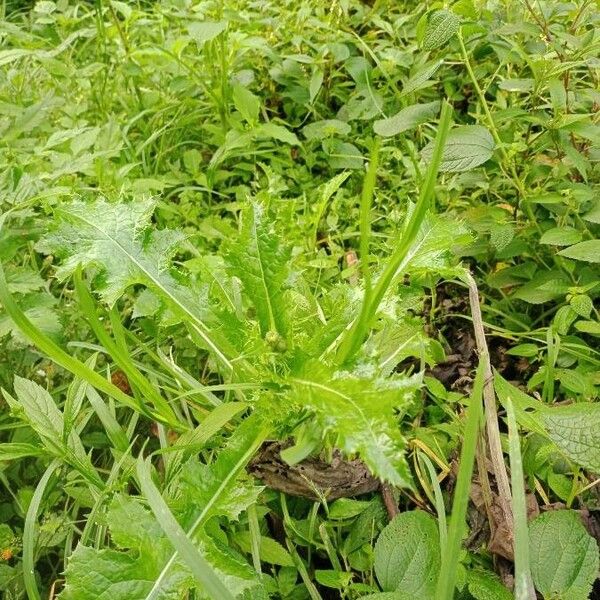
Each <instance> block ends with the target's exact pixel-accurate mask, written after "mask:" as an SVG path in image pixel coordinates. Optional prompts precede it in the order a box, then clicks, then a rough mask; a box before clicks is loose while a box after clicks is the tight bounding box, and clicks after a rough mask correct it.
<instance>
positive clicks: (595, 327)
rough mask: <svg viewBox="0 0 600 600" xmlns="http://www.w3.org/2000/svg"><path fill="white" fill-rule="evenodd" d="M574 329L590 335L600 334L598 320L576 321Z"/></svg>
mask: <svg viewBox="0 0 600 600" xmlns="http://www.w3.org/2000/svg"><path fill="white" fill-rule="evenodd" d="M575 329H577V331H582V332H583V333H589V334H590V335H600V323H598V321H577V323H575Z"/></svg>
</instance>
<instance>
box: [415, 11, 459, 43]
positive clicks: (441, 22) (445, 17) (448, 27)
mask: <svg viewBox="0 0 600 600" xmlns="http://www.w3.org/2000/svg"><path fill="white" fill-rule="evenodd" d="M459 27H460V19H459V17H458V16H457V15H455V14H454V13H453V12H450V11H449V10H437V11H436V12H434V13H433V14H432V15H431V16H430V17H429V22H428V23H427V28H426V29H425V36H424V38H423V50H435V48H439V47H440V46H443V45H444V44H445V43H446V42H447V41H448V40H449V39H450V38H451V37H452V36H453V35H454V34H455V33H456V32H457V31H458V28H459Z"/></svg>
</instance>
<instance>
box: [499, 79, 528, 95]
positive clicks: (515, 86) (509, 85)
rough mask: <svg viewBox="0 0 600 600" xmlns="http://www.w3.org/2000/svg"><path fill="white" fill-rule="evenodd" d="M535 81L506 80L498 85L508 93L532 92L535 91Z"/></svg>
mask: <svg viewBox="0 0 600 600" xmlns="http://www.w3.org/2000/svg"><path fill="white" fill-rule="evenodd" d="M534 84H535V81H534V80H533V79H504V80H503V81H501V82H500V83H499V84H498V87H499V88H500V89H501V90H506V91H507V92H522V93H525V92H530V91H531V90H532V89H533V86H534Z"/></svg>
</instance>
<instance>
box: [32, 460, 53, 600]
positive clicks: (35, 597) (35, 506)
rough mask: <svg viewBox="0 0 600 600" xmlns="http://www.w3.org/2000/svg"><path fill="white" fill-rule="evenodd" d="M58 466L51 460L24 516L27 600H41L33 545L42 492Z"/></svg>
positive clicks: (42, 496)
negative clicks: (36, 578)
mask: <svg viewBox="0 0 600 600" xmlns="http://www.w3.org/2000/svg"><path fill="white" fill-rule="evenodd" d="M59 466H60V461H59V460H53V461H52V462H51V463H50V465H49V466H48V468H47V469H46V471H45V472H44V474H43V475H42V478H41V479H40V482H39V483H38V484H37V487H36V488H35V492H34V493H33V497H32V498H31V502H30V504H29V508H28V509H27V515H26V516H25V526H24V527H23V580H24V582H25V589H26V590H27V596H28V598H29V600H41V596H40V592H39V590H38V587H37V582H36V580H35V545H36V541H37V540H36V537H37V536H36V525H37V517H38V513H39V510H40V506H41V504H42V500H43V498H44V492H45V491H46V487H47V485H48V482H49V481H50V478H51V477H52V475H54V471H56V469H58V467H59Z"/></svg>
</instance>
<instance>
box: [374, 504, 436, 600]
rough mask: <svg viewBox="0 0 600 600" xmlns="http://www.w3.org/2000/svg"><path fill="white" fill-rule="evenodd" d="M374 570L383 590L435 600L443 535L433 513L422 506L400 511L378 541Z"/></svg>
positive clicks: (424, 599)
mask: <svg viewBox="0 0 600 600" xmlns="http://www.w3.org/2000/svg"><path fill="white" fill-rule="evenodd" d="M374 566H375V573H376V575H377V580H378V581H379V584H380V585H381V587H382V588H383V590H384V591H387V592H391V591H395V590H397V591H398V592H402V593H403V594H405V595H407V596H409V597H413V598H415V599H416V598H419V599H420V600H434V596H435V586H436V581H437V576H438V572H439V569H440V539H439V532H438V526H437V523H436V521H435V519H434V518H433V517H431V516H430V515H428V514H427V513H425V512H423V511H421V510H413V511H408V512H404V513H401V514H399V515H398V516H397V517H395V518H394V520H393V521H392V522H391V523H390V524H389V525H388V526H387V527H386V528H385V529H384V530H383V531H382V532H381V534H380V535H379V538H378V539H377V542H376V544H375V564H374Z"/></svg>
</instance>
